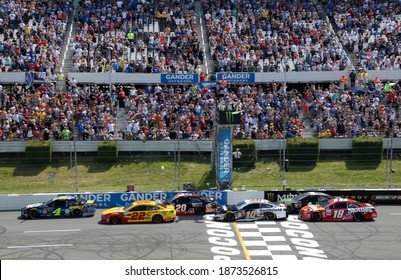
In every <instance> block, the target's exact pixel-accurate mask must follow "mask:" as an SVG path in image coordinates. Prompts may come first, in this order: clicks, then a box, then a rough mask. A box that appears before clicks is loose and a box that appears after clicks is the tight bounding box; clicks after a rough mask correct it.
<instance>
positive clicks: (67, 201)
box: [20, 195, 96, 219]
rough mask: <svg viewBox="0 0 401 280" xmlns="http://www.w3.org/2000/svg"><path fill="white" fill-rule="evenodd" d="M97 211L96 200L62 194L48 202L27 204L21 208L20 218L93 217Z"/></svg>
mask: <svg viewBox="0 0 401 280" xmlns="http://www.w3.org/2000/svg"><path fill="white" fill-rule="evenodd" d="M95 212H96V204H95V201H93V200H86V199H83V198H77V197H75V196H71V195H61V196H57V197H55V198H52V199H50V200H49V201H47V202H40V203H33V204H29V205H27V206H25V207H24V208H22V209H21V216H20V218H22V219H38V218H50V217H57V218H60V217H93V216H94V215H95Z"/></svg>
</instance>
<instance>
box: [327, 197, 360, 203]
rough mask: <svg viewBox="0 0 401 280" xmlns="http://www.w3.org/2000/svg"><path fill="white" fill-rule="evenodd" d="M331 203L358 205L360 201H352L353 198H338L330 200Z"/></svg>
mask: <svg viewBox="0 0 401 280" xmlns="http://www.w3.org/2000/svg"><path fill="white" fill-rule="evenodd" d="M329 201H330V203H337V202H354V203H358V201H356V200H354V199H351V198H343V197H336V198H332V199H330V200H329Z"/></svg>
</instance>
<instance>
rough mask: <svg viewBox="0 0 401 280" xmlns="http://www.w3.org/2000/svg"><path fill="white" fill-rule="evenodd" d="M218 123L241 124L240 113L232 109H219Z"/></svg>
mask: <svg viewBox="0 0 401 280" xmlns="http://www.w3.org/2000/svg"><path fill="white" fill-rule="evenodd" d="M218 123H219V124H241V113H240V112H234V111H219V120H218Z"/></svg>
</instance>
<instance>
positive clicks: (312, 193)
mask: <svg viewBox="0 0 401 280" xmlns="http://www.w3.org/2000/svg"><path fill="white" fill-rule="evenodd" d="M302 195H304V196H305V195H323V196H331V195H330V194H327V193H324V192H304V193H302Z"/></svg>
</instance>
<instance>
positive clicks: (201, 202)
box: [162, 193, 217, 215]
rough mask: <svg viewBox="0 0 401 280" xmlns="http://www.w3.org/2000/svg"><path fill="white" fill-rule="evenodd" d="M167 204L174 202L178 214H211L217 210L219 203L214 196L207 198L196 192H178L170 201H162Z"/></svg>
mask: <svg viewBox="0 0 401 280" xmlns="http://www.w3.org/2000/svg"><path fill="white" fill-rule="evenodd" d="M162 203H165V204H173V205H174V206H175V210H176V211H177V215H185V214H196V215H203V214H211V213H214V212H216V208H217V203H216V201H214V199H213V198H207V197H204V196H201V195H199V194H196V193H177V194H176V195H175V196H174V197H173V198H172V199H170V200H169V201H166V200H164V201H162Z"/></svg>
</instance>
